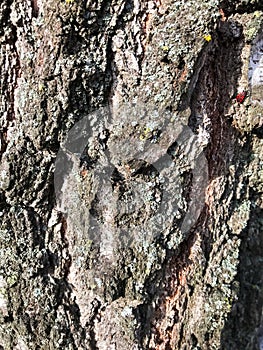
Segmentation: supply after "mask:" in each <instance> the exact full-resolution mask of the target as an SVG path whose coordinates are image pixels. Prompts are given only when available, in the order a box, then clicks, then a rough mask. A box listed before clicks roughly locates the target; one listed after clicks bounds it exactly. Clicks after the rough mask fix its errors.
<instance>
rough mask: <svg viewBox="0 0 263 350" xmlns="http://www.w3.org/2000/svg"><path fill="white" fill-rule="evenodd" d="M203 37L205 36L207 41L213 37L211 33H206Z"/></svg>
mask: <svg viewBox="0 0 263 350" xmlns="http://www.w3.org/2000/svg"><path fill="white" fill-rule="evenodd" d="M203 38H204V39H205V40H206V41H208V42H209V41H211V40H212V37H211V35H210V34H205V35H204V36H203Z"/></svg>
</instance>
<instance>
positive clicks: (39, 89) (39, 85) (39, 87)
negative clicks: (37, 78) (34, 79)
mask: <svg viewBox="0 0 263 350" xmlns="http://www.w3.org/2000/svg"><path fill="white" fill-rule="evenodd" d="M43 90H44V85H43V84H41V83H39V84H38V91H39V92H41V91H43Z"/></svg>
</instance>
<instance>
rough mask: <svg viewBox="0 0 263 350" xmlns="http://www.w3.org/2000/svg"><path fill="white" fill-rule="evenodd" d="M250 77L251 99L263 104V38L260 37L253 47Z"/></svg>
mask: <svg viewBox="0 0 263 350" xmlns="http://www.w3.org/2000/svg"><path fill="white" fill-rule="evenodd" d="M248 77H249V82H250V84H251V90H252V91H251V101H252V102H254V103H259V104H260V105H263V38H259V39H258V40H257V41H256V43H255V45H254V46H253V47H252V50H251V57H250V62H249V73H248Z"/></svg>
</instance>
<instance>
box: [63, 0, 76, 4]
mask: <svg viewBox="0 0 263 350" xmlns="http://www.w3.org/2000/svg"><path fill="white" fill-rule="evenodd" d="M73 2H74V0H65V3H66V4H72V3H73Z"/></svg>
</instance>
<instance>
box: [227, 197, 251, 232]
mask: <svg viewBox="0 0 263 350" xmlns="http://www.w3.org/2000/svg"><path fill="white" fill-rule="evenodd" d="M249 213H250V202H249V201H244V202H243V203H242V204H241V205H240V206H239V207H238V208H237V209H236V210H235V211H234V213H233V215H232V216H231V218H230V219H229V220H228V222H227V224H228V226H229V227H230V228H231V230H232V232H233V233H235V234H240V233H241V232H242V230H243V229H244V228H245V227H246V226H247V222H248V220H249Z"/></svg>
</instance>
